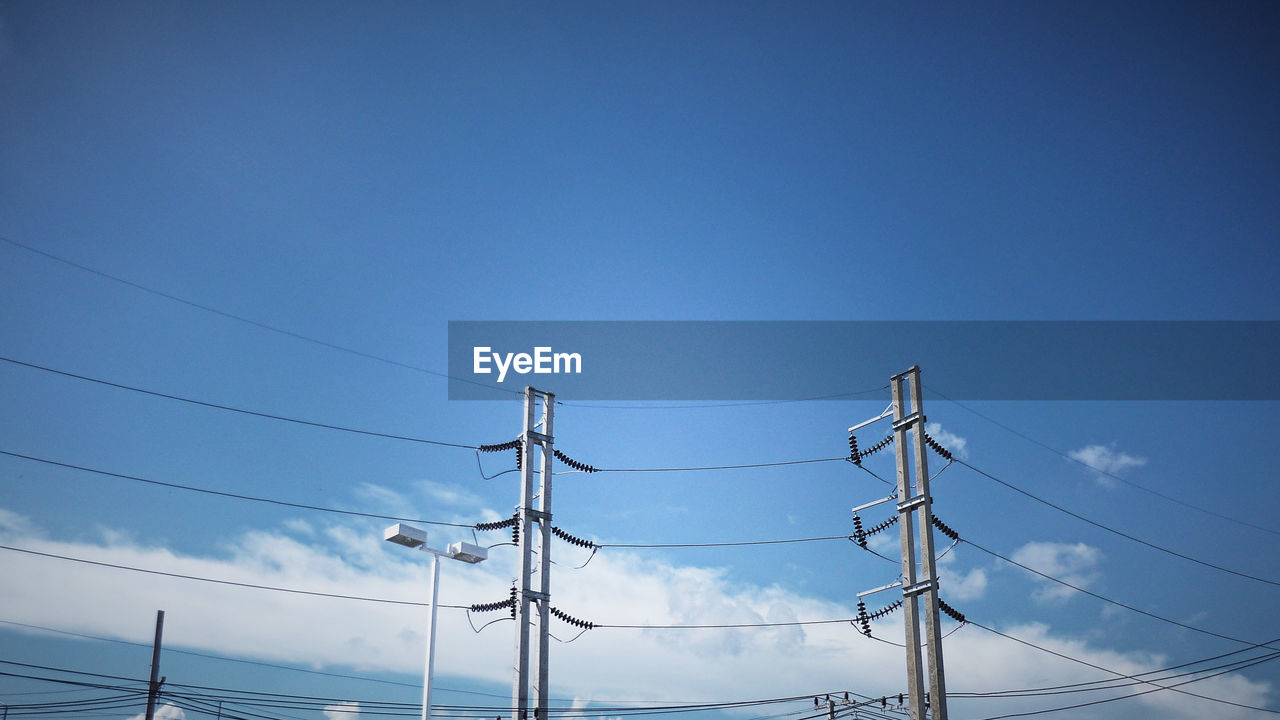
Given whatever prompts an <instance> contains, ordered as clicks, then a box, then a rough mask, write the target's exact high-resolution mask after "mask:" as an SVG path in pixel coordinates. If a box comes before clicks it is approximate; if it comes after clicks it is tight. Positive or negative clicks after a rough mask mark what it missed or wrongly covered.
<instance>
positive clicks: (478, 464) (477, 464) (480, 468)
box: [476, 450, 520, 480]
mask: <svg viewBox="0 0 1280 720" xmlns="http://www.w3.org/2000/svg"><path fill="white" fill-rule="evenodd" d="M476 469H478V470H479V471H480V477H482V478H484V479H485V480H492V479H494V478H500V477H502V476H503V475H506V474H507V473H513V472H520V470H519V469H518V468H517V469H512V470H503V471H502V472H499V473H494V474H493V475H485V474H484V465H483V464H482V463H481V462H480V451H479V450H477V451H476Z"/></svg>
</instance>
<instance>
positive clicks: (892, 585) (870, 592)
mask: <svg viewBox="0 0 1280 720" xmlns="http://www.w3.org/2000/svg"><path fill="white" fill-rule="evenodd" d="M896 587H902V581H901V580H899V581H897V582H891V583H889V584H888V585H881V586H880V587H878V588H872V589H870V590H863V591H862V592H860V593H858V599H859V600H861V599H862V598H864V597H866V596H868V595H875V594H876V593H878V592H884V591H885V590H892V589H894V588H896Z"/></svg>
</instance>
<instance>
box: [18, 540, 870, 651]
mask: <svg viewBox="0 0 1280 720" xmlns="http://www.w3.org/2000/svg"><path fill="white" fill-rule="evenodd" d="M0 550H9V551H11V552H17V553H24V554H27V555H34V556H38V557H45V558H52V559H56V560H66V561H69V562H76V563H83V564H85V565H95V566H98V567H106V568H112V569H115V570H128V571H130V572H139V573H145V574H147V575H160V576H163V577H171V578H178V579H181V580H193V581H197V582H207V583H213V584H217V585H230V586H233V587H242V588H248V589H251V590H268V591H271V592H283V593H292V594H295V595H309V596H312V597H326V598H334V599H338V600H358V601H362V602H374V603H383V604H388V605H409V606H413V607H430V603H424V602H414V601H411V600H392V599H389V598H376V597H367V596H362V595H344V594H340V593H327V592H319V591H315V590H300V589H297V588H287V587H279V586H276V585H262V584H258V583H246V582H239V581H235V580H220V579H217V578H209V577H202V576H199V575H188V574H184V573H173V572H166V571H162V570H150V569H147V568H140V567H135V566H132V565H122V564H119V563H109V562H103V561H100V560H88V559H86V558H78V557H73V556H70V555H59V554H57V553H49V552H42V551H39V550H31V549H27V548H19V547H13V546H11V545H0ZM438 607H442V608H450V609H453V610H469V609H470V607H471V606H469V605H447V604H444V603H441V604H440V605H439V606H438ZM849 622H852V619H850V618H844V619H839V620H803V621H792V622H773V623H738V624H710V625H638V624H634V625H628V624H609V623H593V625H594V627H597V628H614V629H632V630H704V629H712V628H764V627H791V626H798V625H828V624H834V623H849Z"/></svg>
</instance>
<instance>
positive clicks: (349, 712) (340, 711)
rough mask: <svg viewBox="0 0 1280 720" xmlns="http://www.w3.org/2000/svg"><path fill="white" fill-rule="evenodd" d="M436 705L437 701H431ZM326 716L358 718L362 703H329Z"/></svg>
mask: <svg viewBox="0 0 1280 720" xmlns="http://www.w3.org/2000/svg"><path fill="white" fill-rule="evenodd" d="M431 706H432V707H435V703H431ZM324 716H325V717H326V718H328V720H358V719H359V717H360V703H358V702H344V703H338V704H337V705H328V706H326V707H325V709H324Z"/></svg>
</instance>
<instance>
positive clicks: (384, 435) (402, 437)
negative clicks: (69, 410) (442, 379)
mask: <svg viewBox="0 0 1280 720" xmlns="http://www.w3.org/2000/svg"><path fill="white" fill-rule="evenodd" d="M0 360H3V361H4V362H7V363H12V364H14V365H21V366H22V367H26V368H31V369H33V370H41V371H44V372H47V373H53V374H55V375H62V376H63V377H69V378H75V379H76V380H83V381H85V382H91V383H97V384H99V385H105V386H107V387H113V388H117V389H120V390H128V391H130V392H136V393H142V394H144V395H150V396H152V397H158V398H164V399H166V400H175V401H177V402H184V403H188V404H190V405H199V406H200V407H207V408H213V409H215V410H225V411H227V412H234V413H240V414H241V415H251V416H253V417H259V418H265V419H268V420H279V421H281V422H288V423H294V424H297V425H306V426H308V427H317V428H324V429H326V430H338V431H341V432H347V433H355V434H357V435H368V436H371V437H380V438H387V439H389V440H404V441H407V442H415V443H422V444H425V445H439V446H441V447H454V448H463V449H466V450H475V449H476V448H477V447H479V446H477V445H463V444H461V443H451V442H443V441H441V440H428V439H426V438H419V437H412V436H409V435H394V434H391V433H383V432H376V431H373V430H361V429H359V428H352V427H344V426H342V425H333V424H330V423H322V422H314V421H312V420H299V419H298V418H292V417H287V416H285V415H275V414H272V413H266V412H259V411H257V410H247V409H245V408H238V407H233V406H231V405H221V404H218V403H212V402H205V401H204V400H195V399H192V398H188V397H183V396H181V395H173V394H170V393H162V392H157V391H155V390H147V389H145V388H140V387H134V386H132V385H125V384H123V383H117V382H111V381H110V380H102V379H99V378H95V377H89V376H88V375H78V374H76V373H72V372H67V371H65V370H55V369H54V368H50V367H45V366H44V365H37V364H35V363H29V362H23V361H21V360H15V359H13V358H8V357H3V356H0Z"/></svg>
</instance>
